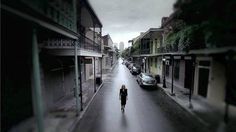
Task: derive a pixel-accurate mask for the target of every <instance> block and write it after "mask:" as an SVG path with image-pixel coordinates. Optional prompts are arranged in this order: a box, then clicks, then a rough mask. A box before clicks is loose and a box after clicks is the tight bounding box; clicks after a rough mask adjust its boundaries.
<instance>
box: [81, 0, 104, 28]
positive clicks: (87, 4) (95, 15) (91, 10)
mask: <svg viewBox="0 0 236 132" xmlns="http://www.w3.org/2000/svg"><path fill="white" fill-rule="evenodd" d="M82 1H84V3H85V5H86V6H87V7H88V8H89V10H90V12H91V13H92V15H93V16H94V17H95V18H96V19H97V21H98V24H99V25H100V26H101V27H102V26H103V25H102V22H101V21H100V19H99V18H98V16H97V14H96V13H95V11H94V9H93V8H92V6H91V4H90V2H89V1H88V0H82Z"/></svg>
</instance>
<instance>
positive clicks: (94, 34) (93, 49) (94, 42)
mask: <svg viewBox="0 0 236 132" xmlns="http://www.w3.org/2000/svg"><path fill="white" fill-rule="evenodd" d="M95 49H96V47H95V24H93V50H95Z"/></svg>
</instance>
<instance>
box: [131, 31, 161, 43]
mask: <svg viewBox="0 0 236 132" xmlns="http://www.w3.org/2000/svg"><path fill="white" fill-rule="evenodd" d="M162 31H163V29H162V28H150V29H149V30H148V31H146V32H144V33H141V34H140V35H139V36H138V37H136V38H134V39H135V40H134V43H135V42H136V41H138V40H139V39H141V38H143V37H145V36H146V35H148V34H149V33H150V32H162Z"/></svg>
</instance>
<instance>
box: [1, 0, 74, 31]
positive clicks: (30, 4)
mask: <svg viewBox="0 0 236 132" xmlns="http://www.w3.org/2000/svg"><path fill="white" fill-rule="evenodd" d="M3 3H4V4H6V5H7V6H9V7H11V8H14V9H17V10H19V11H20V12H23V13H25V14H27V15H30V16H32V17H34V18H36V19H39V20H42V21H45V22H48V23H50V24H53V25H57V24H58V25H60V26H62V27H64V28H66V29H68V30H71V31H73V32H76V21H75V20H76V19H75V18H76V16H75V15H76V14H75V9H74V7H73V1H72V0H46V1H45V0H43V1H42V0H19V1H18V0H4V2H3Z"/></svg>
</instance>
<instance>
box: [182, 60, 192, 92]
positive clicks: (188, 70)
mask: <svg viewBox="0 0 236 132" xmlns="http://www.w3.org/2000/svg"><path fill="white" fill-rule="evenodd" d="M192 65H193V62H192V61H191V60H186V61H185V78H184V88H187V89H190V88H191V85H192V82H193V78H192V76H193V66H192Z"/></svg>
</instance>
